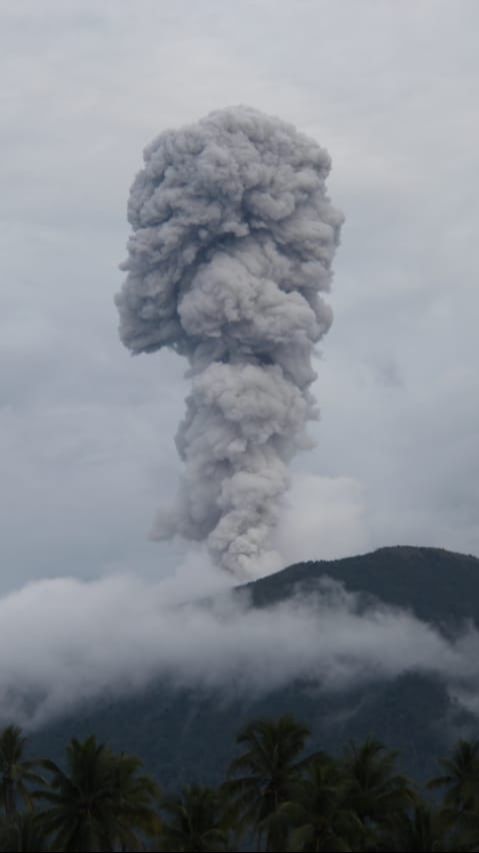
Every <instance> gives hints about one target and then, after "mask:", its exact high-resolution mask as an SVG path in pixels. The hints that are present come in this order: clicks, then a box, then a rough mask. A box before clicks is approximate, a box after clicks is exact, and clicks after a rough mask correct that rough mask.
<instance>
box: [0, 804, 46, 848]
mask: <svg viewBox="0 0 479 853" xmlns="http://www.w3.org/2000/svg"><path fill="white" fill-rule="evenodd" d="M47 850H48V846H47V841H46V838H45V834H44V833H43V832H42V828H41V822H40V816H39V815H37V814H35V813H34V812H32V811H28V812H23V813H19V812H16V813H15V814H14V815H12V816H11V817H4V818H2V819H1V820H0V853H4V851H5V853H33V851H34V853H44V851H47Z"/></svg>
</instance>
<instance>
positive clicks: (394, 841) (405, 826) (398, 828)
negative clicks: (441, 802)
mask: <svg viewBox="0 0 479 853" xmlns="http://www.w3.org/2000/svg"><path fill="white" fill-rule="evenodd" d="M449 840H450V839H449ZM380 849H381V850H385V851H397V853H442V851H445V850H449V849H451V848H450V846H449V844H448V839H447V826H446V825H445V822H444V819H443V815H442V814H441V812H439V811H437V810H436V809H434V808H432V807H431V806H429V805H426V803H423V802H418V804H417V805H416V806H415V808H414V810H413V811H412V812H411V813H406V812H402V813H400V814H399V815H398V817H397V819H396V820H393V821H392V823H391V825H390V827H389V830H386V832H385V833H384V835H383V838H382V842H381V846H380ZM461 849H464V848H463V847H461Z"/></svg>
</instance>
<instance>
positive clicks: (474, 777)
mask: <svg viewBox="0 0 479 853" xmlns="http://www.w3.org/2000/svg"><path fill="white" fill-rule="evenodd" d="M439 763H440V764H441V766H442V767H443V769H444V770H445V773H443V774H442V776H437V777H435V778H434V779H431V781H430V782H429V784H428V788H447V791H446V793H445V804H446V806H448V807H450V808H452V809H453V810H454V811H455V813H456V814H457V815H459V814H462V813H463V812H465V811H471V810H473V809H476V808H477V807H478V805H479V741H477V740H476V741H469V740H460V741H458V743H457V744H456V746H455V748H454V750H453V753H452V756H451V757H450V758H443V759H442V760H441V761H440V762H439Z"/></svg>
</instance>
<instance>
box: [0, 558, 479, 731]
mask: <svg viewBox="0 0 479 853" xmlns="http://www.w3.org/2000/svg"><path fill="white" fill-rule="evenodd" d="M195 575H196V578H197V577H198V574H197V570H195V572H193V571H189V570H188V568H186V569H184V571H183V573H180V576H179V579H178V578H177V579H176V580H169V581H164V582H156V583H148V582H146V581H144V580H140V579H139V578H134V577H131V576H125V575H122V576H114V577H107V578H104V579H101V580H95V581H91V582H85V581H81V580H76V579H72V578H63V579H53V580H44V581H40V582H35V583H32V584H30V585H28V586H26V587H24V588H23V589H20V590H19V591H17V592H14V593H12V594H10V595H8V596H6V597H4V598H3V599H1V600H0V624H1V626H2V643H1V644H0V685H1V686H0V720H1V721H2V722H5V723H6V722H8V721H10V720H14V721H15V722H17V723H19V724H21V725H24V726H26V727H30V728H31V727H35V726H38V725H41V724H42V723H43V722H45V721H46V720H48V719H50V718H52V717H54V716H55V715H57V714H61V713H62V712H65V711H68V710H71V709H72V708H74V706H75V705H76V704H77V703H78V702H80V701H83V700H87V699H93V698H95V697H101V696H104V695H105V694H107V695H111V694H112V693H113V694H118V695H119V694H121V693H128V692H131V691H134V690H136V689H141V688H142V687H144V686H146V685H147V684H148V683H149V682H150V681H152V680H153V679H156V678H163V679H165V680H166V681H167V682H168V683H171V684H173V685H176V686H185V685H188V686H192V687H197V688H213V689H217V688H219V689H221V690H222V691H224V692H225V694H226V695H227V694H230V693H232V694H233V695H237V694H238V693H244V692H246V691H250V692H252V693H254V694H259V693H264V692H268V691H270V690H273V689H276V688H280V687H281V686H283V685H286V684H287V683H290V682H291V681H292V680H294V679H296V678H301V679H308V680H309V681H310V682H311V683H313V684H317V685H318V687H320V688H324V689H328V690H342V689H345V688H348V687H351V686H353V685H357V684H360V683H364V684H367V683H368V682H372V681H374V680H376V679H390V678H394V677H395V676H398V675H400V674H402V673H405V672H408V671H421V672H424V673H432V674H436V675H439V676H441V677H443V678H444V679H445V680H446V682H447V683H448V685H449V687H450V689H451V690H452V691H453V692H455V693H456V694H457V695H460V694H459V693H458V692H457V691H458V690H460V688H461V686H462V685H464V683H465V682H467V685H468V693H467V703H468V705H469V706H470V707H474V701H473V697H474V696H475V695H476V694H477V696H479V665H478V663H477V662H478V660H479V634H478V633H477V631H476V630H475V629H473V628H472V627H469V628H465V629H464V631H463V633H462V634H461V635H460V636H459V637H457V638H456V639H455V640H448V639H446V638H445V637H444V636H443V635H442V634H441V633H440V632H439V631H438V630H437V629H436V628H434V627H432V626H431V625H429V624H427V623H425V622H422V621H420V620H418V619H417V618H415V616H414V615H413V614H411V613H409V612H406V611H404V610H399V609H393V608H389V607H385V606H383V605H379V604H370V605H368V606H367V607H366V608H365V607H364V604H362V605H361V607H360V606H359V601H358V597H357V596H356V595H355V594H352V593H349V592H347V591H346V590H345V589H344V588H343V587H341V586H340V585H339V584H337V583H335V582H333V581H331V580H327V579H326V580H323V582H322V583H321V584H320V585H319V586H318V590H317V591H316V592H315V593H314V594H313V595H311V594H309V595H308V596H305V595H304V594H303V595H300V594H299V595H298V596H297V597H296V598H295V599H294V600H289V601H288V602H285V603H280V604H277V605H275V606H271V607H269V608H266V609H255V608H251V607H250V606H249V604H248V599H247V597H246V596H245V595H233V594H232V592H231V590H230V589H225V581H224V579H219V578H218V577H217V576H216V575H215V574H211V575H209V576H207V577H205V576H204V577H203V580H204V586H203V594H204V592H205V590H206V591H207V592H209V593H211V594H213V595H212V597H211V599H210V600H209V601H210V603H205V600H204V598H203V599H197V600H196V601H191V600H190V601H188V600H186V599H187V597H188V593H187V592H186V590H187V588H188V584H189V578H190V576H195ZM192 594H193V595H194V594H195V593H194V592H193V593H191V592H190V593H189V595H192ZM476 688H477V689H476Z"/></svg>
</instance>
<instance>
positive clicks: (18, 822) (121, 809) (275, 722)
mask: <svg viewBox="0 0 479 853" xmlns="http://www.w3.org/2000/svg"><path fill="white" fill-rule="evenodd" d="M308 747H309V731H308V728H307V727H306V726H305V725H303V724H302V723H301V722H299V721H298V720H296V719H295V718H294V717H293V716H291V715H289V714H284V715H282V716H280V717H277V718H273V719H259V720H253V721H251V722H249V723H248V724H247V725H245V726H244V727H243V728H242V729H241V730H240V731H239V733H238V734H237V736H236V751H237V754H236V757H235V758H234V759H233V761H232V762H231V764H230V766H229V770H228V773H227V776H226V778H225V779H224V780H222V781H221V783H220V784H218V785H217V786H214V787H213V786H208V785H204V784H186V785H184V786H183V787H182V788H181V789H179V790H178V791H177V792H175V793H169V794H165V793H163V792H162V790H161V789H160V787H159V786H158V784H157V782H156V781H155V780H153V778H151V777H149V776H148V775H146V774H144V773H143V770H142V762H141V761H140V760H139V759H138V758H135V757H133V756H131V755H127V754H124V753H115V752H113V751H112V750H111V749H109V748H108V747H107V746H105V745H104V744H101V743H98V742H97V740H96V738H95V737H94V736H90V737H88V738H86V739H85V740H83V741H79V740H77V739H75V738H72V739H71V741H70V742H69V744H68V745H67V746H66V751H65V755H64V759H63V763H62V766H59V765H58V764H56V763H55V762H54V761H52V760H51V759H48V758H37V759H35V760H33V759H31V758H30V759H29V758H27V757H26V740H25V738H24V736H23V734H22V732H21V730H20V729H19V728H18V727H16V726H14V725H10V726H8V727H7V728H5V729H4V730H3V732H1V733H0V791H1V803H2V815H1V817H0V851H10V852H11V853H15V851H24V853H27V851H39V852H40V853H42V851H45V853H46V851H52V852H53V851H65V853H67V851H85V853H90V851H91V853H93V851H98V853H100V851H135V850H151V851H155V850H158V851H167V850H168V851H172V853H174V851H212V853H214V851H234V850H265V851H344V853H347V851H404V853H408V852H409V851H411V853H412V851H417V853H419V851H465V852H466V851H470V853H472V851H476V850H478V849H479V742H478V741H467V740H460V741H458V742H457V744H456V745H455V746H454V748H453V749H452V751H451V753H450V755H449V756H448V757H446V758H443V759H442V760H440V761H439V763H438V773H437V775H436V776H435V777H434V778H433V779H431V780H430V781H429V782H428V784H427V786H426V789H423V790H421V789H420V787H419V786H418V785H417V784H415V783H414V782H413V781H411V780H410V779H409V778H407V777H406V776H405V775H403V774H402V773H399V772H398V770H397V764H396V758H397V756H396V754H395V753H394V752H393V751H391V750H389V749H388V748H386V747H385V746H384V745H383V744H382V743H380V742H379V741H377V740H374V739H371V738H369V739H367V740H365V741H363V742H362V743H348V744H346V745H345V746H344V748H343V750H342V752H341V754H340V755H339V756H337V757H333V756H331V755H330V754H328V753H327V752H324V751H320V752H314V751H313V752H311V750H310V749H309V748H308ZM434 792H435V796H434Z"/></svg>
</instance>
